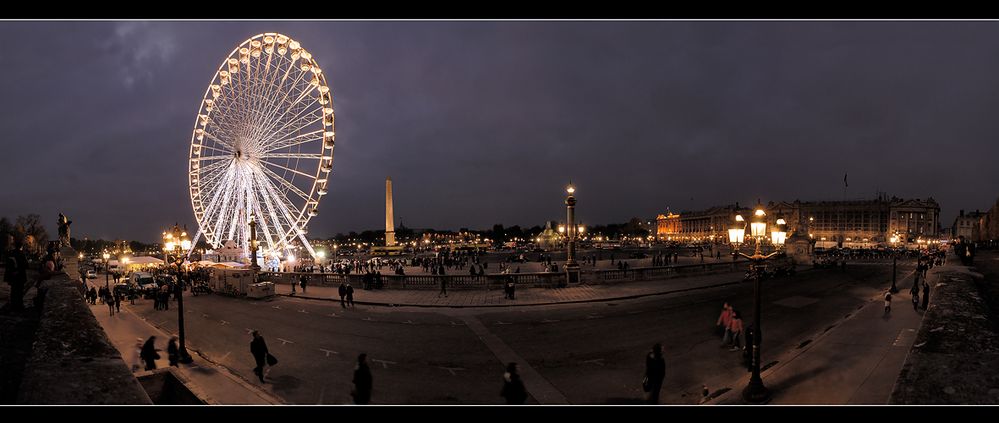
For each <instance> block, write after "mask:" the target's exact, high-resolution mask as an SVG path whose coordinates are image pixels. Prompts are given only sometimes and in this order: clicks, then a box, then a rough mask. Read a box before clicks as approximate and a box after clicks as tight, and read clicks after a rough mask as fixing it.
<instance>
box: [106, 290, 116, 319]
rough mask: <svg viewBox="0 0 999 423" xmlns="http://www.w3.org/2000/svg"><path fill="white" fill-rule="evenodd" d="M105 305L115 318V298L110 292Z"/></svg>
mask: <svg viewBox="0 0 999 423" xmlns="http://www.w3.org/2000/svg"><path fill="white" fill-rule="evenodd" d="M104 304H107V305H108V311H110V312H111V315H112V316H114V296H113V295H111V293H110V292H108V293H107V295H106V296H105V297H104Z"/></svg>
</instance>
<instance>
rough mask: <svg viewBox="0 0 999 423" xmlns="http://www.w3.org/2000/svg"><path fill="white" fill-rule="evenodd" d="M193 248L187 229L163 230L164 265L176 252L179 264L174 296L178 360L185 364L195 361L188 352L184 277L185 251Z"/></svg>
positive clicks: (176, 227)
mask: <svg viewBox="0 0 999 423" xmlns="http://www.w3.org/2000/svg"><path fill="white" fill-rule="evenodd" d="M190 250H191V240H190V238H188V237H187V231H186V230H182V229H181V228H180V226H179V225H177V224H175V225H173V229H171V230H169V231H165V232H163V260H164V265H166V266H168V267H169V266H170V261H169V254H170V253H171V252H172V253H174V261H173V263H174V264H176V265H177V285H176V286H175V287H174V297H175V298H176V299H177V327H178V338H180V339H179V340H180V351H179V352H178V355H179V356H180V359H179V360H178V361H179V362H181V363H184V364H190V363H192V362H194V358H193V357H191V354H189V353H188V352H187V343H186V337H185V330H184V329H185V326H184V277H183V273H182V271H183V265H184V259H185V257H184V255H185V252H187V251H190Z"/></svg>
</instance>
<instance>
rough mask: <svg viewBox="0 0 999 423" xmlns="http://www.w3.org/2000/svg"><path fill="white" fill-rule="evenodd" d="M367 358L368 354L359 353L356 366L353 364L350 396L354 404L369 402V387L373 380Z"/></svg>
mask: <svg viewBox="0 0 999 423" xmlns="http://www.w3.org/2000/svg"><path fill="white" fill-rule="evenodd" d="M367 359H368V355H367V354H364V353H361V354H360V355H358V356H357V366H354V379H353V382H354V389H353V390H352V391H350V396H352V397H354V404H367V403H369V402H371V388H372V385H373V382H374V381H373V380H372V378H371V369H370V368H369V367H368V361H367Z"/></svg>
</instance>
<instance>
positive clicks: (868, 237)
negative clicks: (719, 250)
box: [657, 196, 940, 248]
mask: <svg viewBox="0 0 999 423" xmlns="http://www.w3.org/2000/svg"><path fill="white" fill-rule="evenodd" d="M764 210H765V211H766V212H767V220H768V223H769V224H770V225H774V224H775V223H776V221H777V219H781V218H782V219H784V220H785V221H786V222H787V225H788V227H787V232H788V235H789V236H790V235H791V234H794V233H799V234H800V235H802V236H805V235H807V236H808V237H809V238H810V239H812V240H814V242H815V243H816V247H826V248H828V247H835V246H838V247H851V248H863V247H870V248H873V247H877V246H887V245H888V244H889V241H890V239H891V237H892V236H894V235H896V234H897V235H898V236H899V239H901V240H902V242H911V243H915V242H917V240H919V239H935V238H936V237H937V236H938V233H939V215H940V205H939V204H937V202H936V201H935V200H934V199H933V198H932V197H931V198H927V199H926V200H921V199H901V198H897V197H891V198H889V197H887V196H878V197H877V198H875V199H870V200H848V201H805V202H803V201H800V200H794V201H793V202H787V201H781V202H770V203H768V204H767V205H766V206H764ZM736 213H740V214H742V215H743V217H745V218H746V219H749V217H750V215H751V214H752V210H751V209H749V208H744V207H739V204H738V203H736V204H734V205H730V206H718V207H712V208H710V209H707V210H702V211H693V212H691V211H684V212H681V213H679V214H676V215H674V214H672V213H669V214H668V215H666V216H663V215H660V218H659V219H657V223H658V225H657V235H658V237H659V239H661V240H662V239H670V240H681V241H688V240H692V241H697V240H701V241H712V240H713V241H714V242H717V243H726V242H728V228H729V227H730V226H731V225H732V222H733V220H734V219H735V215H736ZM771 227H772V226H771ZM768 230H769V229H768Z"/></svg>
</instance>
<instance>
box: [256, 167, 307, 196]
mask: <svg viewBox="0 0 999 423" xmlns="http://www.w3.org/2000/svg"><path fill="white" fill-rule="evenodd" d="M260 169H261V170H262V171H263V172H264V173H265V174H266V175H267V176H270V177H271V179H273V180H274V181H276V182H277V183H279V184H281V186H283V187H285V188H286V189H287V190H289V191H291V192H294V193H295V194H297V195H298V196H299V197H302V199H304V200H305V201H309V200H310V199H311V198H310V197H309V195H308V194H306V193H305V191H302V190H301V189H300V188H298V187H296V186H295V184H292V183H291V182H288V181H287V180H286V179H284V178H282V177H280V176H278V174H276V173H274V171H272V170H270V169H268V168H266V167H263V166H261V167H260Z"/></svg>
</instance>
